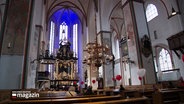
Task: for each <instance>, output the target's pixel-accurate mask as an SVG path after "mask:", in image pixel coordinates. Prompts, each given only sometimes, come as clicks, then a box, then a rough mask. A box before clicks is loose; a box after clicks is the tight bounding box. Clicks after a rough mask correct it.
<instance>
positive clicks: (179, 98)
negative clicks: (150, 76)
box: [153, 88, 184, 104]
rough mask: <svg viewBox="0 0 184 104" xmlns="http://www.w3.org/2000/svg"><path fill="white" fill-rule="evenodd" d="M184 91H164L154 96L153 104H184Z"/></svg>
mask: <svg viewBox="0 0 184 104" xmlns="http://www.w3.org/2000/svg"><path fill="white" fill-rule="evenodd" d="M183 95H184V89H176V88H175V89H162V90H159V91H158V92H155V93H154V94H153V104H179V103H181V102H182V103H183Z"/></svg>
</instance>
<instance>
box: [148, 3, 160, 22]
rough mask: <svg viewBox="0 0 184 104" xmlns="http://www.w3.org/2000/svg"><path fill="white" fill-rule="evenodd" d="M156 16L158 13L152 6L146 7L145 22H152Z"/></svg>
mask: <svg viewBox="0 0 184 104" xmlns="http://www.w3.org/2000/svg"><path fill="white" fill-rule="evenodd" d="M156 16H158V11H157V8H156V6H155V5H153V4H148V6H147V7H146V18H147V22H149V21H150V20H152V19H153V18H155V17H156Z"/></svg>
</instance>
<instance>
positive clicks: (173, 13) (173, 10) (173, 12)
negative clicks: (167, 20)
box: [171, 7, 177, 16]
mask: <svg viewBox="0 0 184 104" xmlns="http://www.w3.org/2000/svg"><path fill="white" fill-rule="evenodd" d="M176 13H177V12H176V11H175V9H174V8H173V7H172V13H171V15H172V16H174V15H176Z"/></svg>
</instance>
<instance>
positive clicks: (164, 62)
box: [159, 48, 172, 71]
mask: <svg viewBox="0 0 184 104" xmlns="http://www.w3.org/2000/svg"><path fill="white" fill-rule="evenodd" d="M159 64H160V69H161V71H165V70H170V69H172V62H171V56H170V54H169V52H168V51H167V50H166V49H164V48H162V49H161V51H160V53H159Z"/></svg>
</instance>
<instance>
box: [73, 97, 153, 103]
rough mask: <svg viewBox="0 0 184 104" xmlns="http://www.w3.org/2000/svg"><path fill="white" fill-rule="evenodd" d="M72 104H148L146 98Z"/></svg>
mask: <svg viewBox="0 0 184 104" xmlns="http://www.w3.org/2000/svg"><path fill="white" fill-rule="evenodd" d="M74 104H150V102H149V100H148V98H147V97H137V98H128V99H119V100H111V101H108V100H106V101H99V102H85V103H74Z"/></svg>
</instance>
